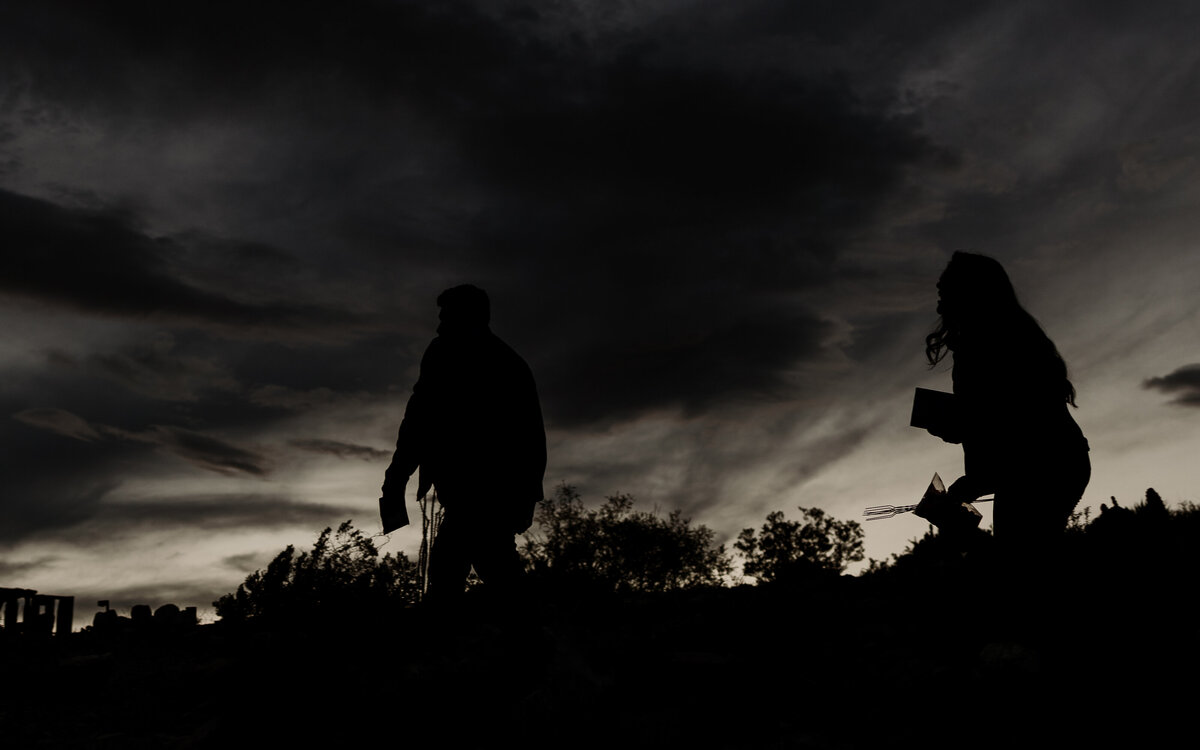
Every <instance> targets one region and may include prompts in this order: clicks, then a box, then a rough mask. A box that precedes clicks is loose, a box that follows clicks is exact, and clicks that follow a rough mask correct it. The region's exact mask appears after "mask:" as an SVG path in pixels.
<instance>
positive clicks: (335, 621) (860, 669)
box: [0, 487, 1200, 748]
mask: <svg viewBox="0 0 1200 750" xmlns="http://www.w3.org/2000/svg"><path fill="white" fill-rule="evenodd" d="M631 505H632V501H631V500H630V499H629V498H628V497H627V496H624V495H619V496H616V497H614V498H609V499H608V500H606V501H605V502H604V503H603V504H602V505H600V506H599V507H597V508H591V509H590V508H587V507H585V506H584V505H583V503H582V501H581V500H580V498H579V496H578V494H577V493H576V492H575V491H574V490H573V489H571V488H569V487H564V488H562V489H560V491H559V492H558V493H556V495H555V496H554V497H553V498H551V500H550V501H548V502H547V503H546V504H545V506H544V508H543V510H544V511H545V512H544V513H543V514H542V518H540V519H539V524H538V526H537V527H535V531H536V534H537V535H538V536H537V537H536V541H533V540H531V545H541V546H534V547H533V550H534V551H535V552H536V554H538V555H543V556H545V557H543V558H541V559H543V560H546V561H551V560H552V561H554V563H555V564H553V565H551V564H549V562H544V563H542V565H543V566H544V567H543V568H542V569H541V570H540V571H535V572H534V573H532V574H531V575H532V577H534V578H537V577H538V576H543V575H544V576H554V575H562V576H564V578H563V580H564V581H567V582H568V583H569V584H570V585H568V586H567V587H566V588H562V589H559V588H554V587H548V588H544V589H540V594H541V595H540V596H539V595H533V596H529V597H526V598H524V599H522V601H521V606H519V607H495V606H492V605H493V604H494V602H492V601H491V600H489V598H488V597H486V596H476V595H475V594H474V592H469V593H468V595H467V596H466V597H465V599H464V602H463V604H462V606H461V607H455V608H452V609H448V610H442V609H438V608H424V607H416V608H413V607H407V606H396V605H397V604H400V605H403V604H404V603H405V602H412V601H415V599H416V594H415V590H414V588H412V584H413V582H414V581H415V580H416V576H415V570H414V567H415V566H413V565H412V563H409V562H408V561H407V559H406V558H404V557H402V556H401V557H390V558H389V557H387V556H383V557H381V556H380V555H379V554H378V552H377V551H376V550H375V548H374V546H373V545H372V544H371V542H370V540H369V539H367V538H365V537H364V536H363V535H362V534H361V533H359V532H357V531H355V530H354V529H353V528H352V527H351V526H350V524H349V523H348V522H347V523H346V524H343V525H342V526H341V527H340V528H339V529H338V530H337V531H333V530H331V529H327V530H326V531H324V532H322V533H321V535H320V536H319V537H318V539H317V544H316V545H315V547H314V548H313V550H311V551H309V552H306V553H297V552H296V551H295V550H294V549H292V548H290V547H289V548H288V549H285V550H284V551H283V552H281V553H280V554H279V555H277V556H276V558H275V559H274V560H273V561H272V562H271V564H270V565H268V566H267V568H266V569H264V570H262V571H257V572H256V573H255V574H253V575H251V576H250V577H248V579H247V581H246V582H245V583H243V584H242V586H240V587H239V590H238V592H237V593H235V594H230V595H229V596H227V597H222V599H221V603H220V604H219V607H220V613H221V618H222V619H221V621H220V622H218V623H217V624H215V625H201V626H197V627H193V628H186V629H169V631H162V632H158V633H154V632H152V631H153V630H157V629H150V630H145V631H144V634H143V635H144V637H142V636H138V634H137V633H135V632H134V631H133V630H130V631H129V632H128V633H125V634H123V637H121V638H112V637H105V634H104V633H102V632H99V631H98V630H92V631H88V632H83V633H75V634H73V635H71V636H69V637H66V638H57V637H56V638H53V639H34V640H33V641H31V642H30V643H29V644H27V645H26V648H25V649H24V650H20V651H19V650H14V649H11V648H10V649H8V650H5V649H4V648H0V671H3V672H4V673H5V674H6V675H7V676H8V677H9V679H7V680H6V681H4V682H3V683H2V684H0V701H3V702H4V703H3V704H4V705H5V706H8V707H10V708H8V709H7V710H6V712H0V720H2V719H6V718H7V719H8V720H9V721H8V723H7V724H6V725H5V727H4V728H5V730H6V734H5V737H6V738H7V739H9V740H10V744H13V746H19V747H24V746H29V747H42V746H45V747H59V746H63V747H94V746H101V745H103V746H108V745H112V746H122V747H163V748H174V747H180V748H182V747H189V748H196V747H213V748H217V747H229V746H242V745H245V744H261V745H264V746H285V745H295V746H301V747H311V746H316V745H318V744H321V745H324V744H329V745H331V746H334V745H337V744H339V743H344V742H345V741H346V737H347V736H348V733H352V732H354V731H355V729H356V728H359V727H365V726H367V725H378V726H380V727H382V728H383V729H384V730H385V731H388V732H392V733H394V734H395V736H396V738H397V739H398V740H403V741H404V742H407V743H409V744H434V743H436V744H440V745H446V746H450V747H477V746H484V745H486V744H489V743H492V744H494V743H495V742H496V741H498V740H499V739H502V738H519V742H520V744H521V746H522V747H525V748H536V747H556V748H557V747H563V746H570V747H576V748H601V747H603V748H609V747H627V748H637V747H656V748H661V747H697V748H699V747H739V748H741V747H745V748H757V747H770V748H785V747H804V748H874V747H882V746H887V745H889V744H907V743H911V742H912V741H914V739H916V738H919V740H920V742H921V744H922V746H926V745H928V746H933V747H938V746H954V747H961V746H964V745H966V746H970V747H978V746H982V747H1016V746H1020V745H1021V744H1027V743H1028V742H1029V741H1030V738H1033V737H1037V738H1040V739H1042V740H1045V742H1047V743H1053V744H1063V745H1065V746H1077V745H1078V746H1084V745H1092V744H1100V745H1101V746H1114V745H1121V746H1126V745H1128V746H1138V747H1157V746H1165V745H1166V743H1167V742H1170V741H1174V740H1175V739H1176V738H1177V736H1178V735H1179V732H1180V731H1181V730H1184V729H1187V727H1186V722H1187V721H1188V719H1189V717H1190V715H1191V706H1190V704H1189V703H1188V701H1189V700H1190V693H1188V692H1187V691H1181V690H1179V688H1178V687H1177V685H1178V682H1179V679H1180V678H1181V677H1183V678H1186V676H1187V675H1189V674H1193V673H1194V672H1195V670H1196V669H1198V668H1200V643H1196V642H1195V641H1194V640H1192V639H1188V638H1179V637H1174V636H1175V635H1176V634H1177V633H1179V632H1181V631H1180V630H1179V629H1180V627H1181V624H1184V623H1187V622H1190V621H1191V620H1190V619H1189V618H1191V616H1192V614H1191V608H1192V603H1191V602H1192V598H1193V597H1192V591H1193V589H1194V586H1195V577H1196V573H1197V569H1198V567H1200V558H1197V556H1196V555H1195V548H1196V541H1197V539H1200V507H1197V506H1196V505H1194V504H1190V503H1182V504H1174V505H1172V506H1168V505H1167V504H1166V503H1164V502H1162V498H1161V497H1159V496H1158V494H1157V493H1153V492H1151V491H1148V492H1147V494H1146V499H1145V500H1144V501H1142V502H1139V503H1138V504H1136V505H1133V506H1132V507H1123V506H1122V505H1121V504H1120V503H1118V502H1116V501H1115V500H1114V501H1112V502H1110V503H1106V506H1105V507H1104V508H1103V509H1102V510H1101V512H1100V513H1098V514H1097V515H1095V516H1091V515H1089V514H1087V513H1085V512H1081V513H1079V514H1078V515H1077V516H1076V517H1075V519H1074V520H1073V522H1072V524H1071V525H1070V527H1069V528H1068V531H1067V533H1066V535H1065V537H1064V539H1063V544H1062V548H1063V551H1064V552H1065V553H1066V554H1065V555H1063V556H1062V559H1061V561H1060V563H1061V566H1062V569H1061V570H1060V571H1059V572H1058V573H1057V574H1056V575H1055V576H1052V577H1049V578H1048V581H1049V583H1050V584H1051V585H1052V591H1053V593H1054V596H1053V597H1052V598H1051V599H1049V600H1033V601H1035V602H1036V606H1031V604H1030V603H1029V602H1024V603H1023V600H1022V597H1023V596H1024V592H1023V591H1020V590H1018V591H1017V592H1016V594H1017V598H1015V599H1014V598H1013V596H1012V592H1009V593H1008V594H1007V595H1005V596H1001V595H1000V594H999V591H998V587H999V584H1001V583H1002V582H1003V576H1004V575H1005V571H1004V570H1003V569H1001V570H999V571H997V570H995V569H989V568H987V567H986V566H981V565H979V564H978V561H976V562H973V561H972V559H971V558H972V555H971V554H970V553H967V554H964V553H963V552H962V551H961V550H960V549H959V548H957V547H956V546H955V545H952V544H946V543H945V542H944V540H942V539H941V538H940V537H939V536H938V535H937V534H935V533H930V534H926V535H925V536H924V537H922V538H920V539H917V540H914V541H913V542H912V544H911V545H910V546H909V548H908V549H907V550H906V551H905V552H904V553H902V554H899V555H894V556H893V557H892V558H891V560H890V561H888V562H887V563H878V564H875V565H874V566H873V569H872V572H871V573H870V574H868V575H860V576H845V575H843V576H837V575H834V571H836V570H840V569H841V565H843V564H844V563H845V562H848V561H851V560H852V559H853V558H854V557H856V556H857V554H858V552H861V538H860V536H859V533H857V532H856V531H855V529H854V527H855V526H856V524H853V523H851V522H837V521H835V520H834V519H832V518H830V517H829V516H827V515H825V514H813V513H811V512H810V513H805V514H804V515H803V517H802V519H800V520H796V521H790V520H787V519H784V518H783V517H782V516H781V514H775V513H773V514H771V515H769V516H768V517H767V520H766V523H765V524H764V527H765V529H766V531H765V532H764V531H763V530H761V529H760V530H757V531H756V532H755V533H754V534H753V538H754V540H755V547H754V550H755V551H756V553H757V554H758V556H759V557H758V558H757V559H758V561H759V562H758V564H759V565H766V563H765V562H764V561H766V560H782V561H784V563H783V568H784V569H786V568H787V567H788V565H790V564H791V563H789V562H788V561H790V560H793V557H792V556H791V553H792V552H795V550H796V549H797V548H805V547H804V545H807V544H811V545H814V548H815V549H816V550H817V551H818V552H819V551H821V550H825V552H824V557H822V556H821V554H817V553H813V554H814V555H815V557H816V558H818V559H824V560H825V562H824V563H823V564H824V565H825V566H826V567H824V568H821V567H820V565H818V564H817V563H815V562H806V563H800V565H801V566H802V567H803V568H804V569H805V570H808V569H809V568H810V567H811V568H812V569H819V570H822V571H823V573H822V574H820V575H818V576H816V577H808V578H804V577H803V576H802V577H801V578H798V579H789V578H787V577H786V574H785V575H784V576H777V577H771V578H767V577H765V576H764V577H760V578H759V582H760V583H761V584H763V585H757V586H746V585H738V586H716V585H704V584H703V583H698V582H706V583H708V584H712V583H713V582H714V581H717V580H719V579H718V578H717V574H716V573H714V571H720V575H722V576H723V575H725V574H726V573H727V571H728V564H729V558H728V556H726V555H725V554H724V551H723V550H722V548H721V547H719V546H716V545H714V544H712V541H713V540H712V537H711V532H708V530H707V529H704V527H702V526H701V527H696V526H693V525H691V524H689V523H688V522H686V521H685V520H684V519H682V518H681V517H679V516H678V515H676V514H668V515H666V516H658V515H656V514H652V513H638V512H635V511H633V509H632V507H631ZM672 518H674V520H672ZM814 518H815V519H816V521H818V522H814ZM806 526H807V527H810V528H809V529H808V531H806V532H805V531H804V528H805V527H806ZM837 529H841V531H840V532H837V531H836V530H837ZM857 531H861V530H857ZM802 532H803V533H802ZM805 534H807V535H810V536H814V537H817V538H818V539H817V540H816V541H813V540H811V539H810V540H809V541H806V542H804V543H803V544H801V543H800V542H797V541H796V539H797V538H806V537H805ZM980 534H981V539H986V538H987V534H986V532H983V531H981V532H980ZM822 537H823V538H825V541H821V540H820V538H822ZM764 538H772V539H774V538H777V542H776V541H772V542H771V543H770V544H768V545H767V546H766V547H764V543H763V540H764ZM637 540H649V542H653V544H655V545H657V546H656V547H653V549H655V550H657V552H654V553H649V552H644V553H639V554H633V552H632V550H631V547H630V546H629V545H633V544H635V542H636V541H637ZM672 540H673V541H672ZM838 540H841V543H842V544H843V545H844V549H843V552H842V553H841V554H840V557H839V555H838V554H835V553H832V551H831V549H827V545H830V544H833V545H836V544H837V542H838ZM649 542H648V543H649ZM606 545H607V547H606ZM682 548H687V549H690V550H691V552H689V553H688V554H693V555H694V557H693V559H694V560H698V561H699V562H694V563H693V564H692V567H693V568H698V569H700V570H701V571H705V570H707V571H708V573H704V572H700V573H696V574H694V575H691V576H690V577H689V575H685V574H682V573H680V572H679V571H678V570H675V568H676V567H678V566H673V565H669V564H667V563H666V562H661V561H660V562H659V563H653V562H652V561H650V560H649V558H650V557H652V556H653V555H663V556H669V555H676V554H679V550H680V549H682ZM768 548H769V549H775V548H779V549H782V550H790V552H788V554H784V553H783V552H779V553H776V554H773V555H767V554H766V553H765V552H764V550H765V549H768ZM855 550H857V551H858V552H855ZM805 554H808V553H805ZM621 555H624V557H622V556H621ZM684 556H685V557H686V555H684ZM802 558H803V555H799V556H797V557H796V558H795V559H802ZM530 559H531V560H532V559H533V558H532V557H531V558H530ZM588 559H596V560H606V561H608V562H607V564H608V565H609V566H610V567H609V568H607V569H605V568H603V567H602V566H600V565H598V564H597V565H595V566H589V565H587V564H585V562H584V561H586V560H588ZM618 560H625V561H633V563H631V564H636V565H641V566H642V567H641V568H636V567H635V568H634V570H635V571H636V572H638V574H639V575H640V576H641V578H640V579H638V580H639V581H640V583H638V584H636V585H638V586H640V588H635V586H634V585H627V586H624V587H622V586H620V585H619V584H618V583H617V582H616V580H615V578H616V576H617V575H618V573H617V571H618V568H617V567H616V566H617V564H618V562H617V561H618ZM705 561H707V562H705ZM531 564H532V563H531ZM685 567H686V566H685ZM750 570H752V571H754V570H757V569H756V568H755V567H754V565H751V567H750ZM663 571H667V572H663ZM671 571H674V572H671ZM810 572H811V571H810ZM568 573H569V575H568ZM756 577H758V576H756ZM543 580H546V579H543ZM780 580H794V581H795V585H783V586H781V585H777V584H776V582H777V581H780ZM580 581H582V583H579V582H580ZM652 581H657V582H656V583H649V582H652ZM688 581H691V582H692V583H691V584H689V583H687V582H688ZM576 584H578V585H576ZM481 588H482V589H486V584H484V585H483V586H482V587H481ZM617 590H619V591H622V592H625V593H624V594H623V595H622V596H620V597H613V596H609V595H601V594H602V593H607V592H609V591H617ZM567 591H569V592H572V593H573V594H574V595H573V596H562V595H560V594H561V593H562V592H567ZM1014 604H1016V605H1018V606H1016V607H1014V606H1013V605H1014ZM322 613H324V614H322ZM325 615H331V616H329V617H326V616H325ZM247 620H250V621H253V622H255V623H256V624H257V625H258V627H252V628H251V627H230V625H235V626H236V625H237V624H238V623H242V622H245V621H247ZM1182 626H1183V627H1186V626H1185V625H1182ZM151 635H154V636H155V637H150V636H151ZM14 643H15V642H14ZM2 645H3V641H0V646H2ZM10 645H11V644H10ZM31 647H36V648H31ZM722 686H733V688H732V689H726V688H724V687H722ZM277 695H282V696H285V698H286V700H287V710H286V711H285V712H283V713H282V714H277V715H275V716H274V718H273V720H272V721H269V722H268V721H261V720H260V719H261V716H262V715H263V714H262V709H261V707H262V706H263V705H264V701H267V700H269V699H270V698H271V696H277ZM1113 706H1119V710H1111V707H1113ZM1150 717H1152V719H1153V720H1152V721H1151V720H1150ZM865 718H869V721H868V720H865ZM97 737H102V738H105V740H104V741H103V742H98V741H97V739H96V738H97ZM106 743H107V744H106ZM1035 744H1036V743H1035Z"/></svg>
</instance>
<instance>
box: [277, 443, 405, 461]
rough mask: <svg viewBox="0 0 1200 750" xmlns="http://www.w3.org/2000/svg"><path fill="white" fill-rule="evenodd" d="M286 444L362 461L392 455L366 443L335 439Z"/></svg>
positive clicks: (313, 451)
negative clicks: (344, 441) (345, 441)
mask: <svg viewBox="0 0 1200 750" xmlns="http://www.w3.org/2000/svg"><path fill="white" fill-rule="evenodd" d="M288 445H292V446H295V447H297V448H300V449H301V450H306V451H309V452H312V453H324V454H327V455H330V456H336V457H338V458H357V459H361V460H363V461H376V460H379V459H383V458H389V457H390V456H391V455H392V452H391V451H387V450H379V449H378V448H371V447H369V446H366V445H355V444H353V443H343V442H340V441H337V440H319V439H312V440H292V441H290V442H289V443H288Z"/></svg>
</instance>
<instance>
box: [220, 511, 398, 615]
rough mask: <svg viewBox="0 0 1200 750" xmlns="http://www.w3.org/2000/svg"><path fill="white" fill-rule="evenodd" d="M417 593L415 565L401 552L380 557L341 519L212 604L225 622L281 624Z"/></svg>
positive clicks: (361, 534)
mask: <svg viewBox="0 0 1200 750" xmlns="http://www.w3.org/2000/svg"><path fill="white" fill-rule="evenodd" d="M419 597H420V588H419V583H418V573H417V565H416V563H414V562H412V561H410V560H409V559H408V556H407V555H405V554H404V553H399V554H397V555H396V556H394V557H393V556H392V555H391V554H390V553H389V554H386V555H384V556H382V557H380V556H379V551H378V550H377V549H376V548H375V545H374V543H372V542H371V540H370V539H369V538H367V537H366V536H364V535H363V533H362V532H361V531H359V530H358V529H355V528H354V527H353V525H352V524H351V522H350V521H345V522H344V523H342V525H341V526H339V527H338V529H337V531H336V532H333V530H332V529H331V528H326V529H325V530H324V531H322V532H321V534H320V536H318V537H317V541H316V544H314V545H313V548H312V550H311V551H310V552H301V553H300V554H299V555H297V554H296V550H295V548H294V547H293V546H292V545H290V544H289V545H288V546H287V548H286V549H284V550H283V551H282V552H280V553H279V554H278V555H276V556H275V559H274V560H272V561H271V562H270V563H269V564H268V565H267V567H266V569H265V570H256V571H255V572H253V573H251V574H250V575H249V576H247V577H246V580H245V581H244V582H243V583H242V584H241V585H240V586H238V588H237V591H236V592H234V593H232V594H226V595H225V596H223V597H221V598H220V599H218V600H217V601H215V602H213V606H214V607H216V610H217V615H218V616H219V617H220V618H221V619H222V620H225V621H229V622H239V621H244V620H248V619H251V618H256V619H260V620H272V621H276V622H286V621H288V620H292V619H295V618H300V619H308V618H312V617H319V616H321V615H322V614H333V613H337V612H338V611H339V609H341V608H345V607H347V606H354V605H355V604H357V605H360V606H361V605H362V604H364V603H370V602H378V601H379V600H383V599H388V600H392V601H398V602H401V603H411V602H416V601H417V600H418V599H419Z"/></svg>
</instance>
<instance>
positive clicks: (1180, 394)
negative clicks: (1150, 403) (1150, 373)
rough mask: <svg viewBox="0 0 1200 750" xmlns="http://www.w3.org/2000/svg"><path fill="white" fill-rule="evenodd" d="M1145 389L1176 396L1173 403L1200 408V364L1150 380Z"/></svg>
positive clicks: (1145, 383) (1145, 382)
mask: <svg viewBox="0 0 1200 750" xmlns="http://www.w3.org/2000/svg"><path fill="white" fill-rule="evenodd" d="M1142 387H1143V388H1148V389H1153V390H1157V391H1162V392H1163V393H1171V394H1176V395H1175V398H1173V399H1171V403H1173V404H1179V405H1180V406H1196V407H1200V364H1192V365H1184V366H1183V367H1180V368H1179V369H1177V370H1175V371H1174V372H1172V373H1169V374H1167V375H1163V376H1161V377H1153V378H1148V379H1146V380H1145V381H1143V382H1142Z"/></svg>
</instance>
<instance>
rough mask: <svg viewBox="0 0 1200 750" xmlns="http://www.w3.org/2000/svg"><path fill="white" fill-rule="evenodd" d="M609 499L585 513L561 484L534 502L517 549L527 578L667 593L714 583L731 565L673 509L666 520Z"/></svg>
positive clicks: (705, 533) (624, 499)
mask: <svg viewBox="0 0 1200 750" xmlns="http://www.w3.org/2000/svg"><path fill="white" fill-rule="evenodd" d="M633 502H634V501H633V498H632V497H630V496H629V495H613V496H612V497H609V498H608V499H607V500H606V501H605V502H604V504H603V505H601V506H600V507H599V508H595V509H587V508H585V507H584V505H583V501H582V499H581V498H580V496H579V493H578V492H577V491H576V490H575V488H574V487H571V486H569V485H561V486H559V487H558V489H557V490H556V491H555V493H554V495H553V496H552V497H550V498H548V499H547V500H545V501H543V502H542V503H540V504H539V505H538V509H537V514H536V516H535V519H534V520H535V522H536V525H537V529H536V531H532V532H530V533H529V534H528V535H527V536H526V540H527V541H526V543H525V545H524V547H523V549H522V553H523V556H524V558H525V560H526V566H527V569H528V571H529V573H530V574H531V575H532V576H534V577H535V578H538V579H541V580H542V581H547V582H551V583H555V584H571V585H573V586H582V587H585V588H587V589H593V590H594V589H599V590H604V591H612V592H641V591H673V590H676V589H688V588H694V587H697V586H719V585H721V584H722V583H724V580H725V578H726V576H728V575H729V574H730V573H731V572H732V570H733V565H732V562H731V560H730V558H729V555H728V554H727V553H726V552H725V547H724V545H714V544H713V542H714V537H715V535H714V533H713V531H712V530H711V529H709V528H708V527H706V526H703V525H700V526H692V524H691V521H690V520H689V519H687V518H684V517H683V515H682V513H680V511H678V510H675V511H672V512H671V513H669V514H668V515H667V516H666V517H665V518H664V517H662V516H660V515H658V514H655V513H648V512H645V511H635V510H634V509H633Z"/></svg>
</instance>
